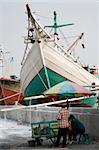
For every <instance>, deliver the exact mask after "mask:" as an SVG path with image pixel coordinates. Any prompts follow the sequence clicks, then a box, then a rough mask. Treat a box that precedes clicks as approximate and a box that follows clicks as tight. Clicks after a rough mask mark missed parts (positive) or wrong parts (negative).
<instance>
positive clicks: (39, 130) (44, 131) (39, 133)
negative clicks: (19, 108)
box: [28, 121, 58, 146]
mask: <svg viewBox="0 0 99 150" xmlns="http://www.w3.org/2000/svg"><path fill="white" fill-rule="evenodd" d="M31 129H32V140H31V141H28V144H29V146H36V145H37V146H38V145H42V143H43V141H44V140H48V139H49V140H50V141H51V142H52V143H53V144H54V143H55V142H56V137H57V134H58V122H57V121H46V122H32V123H31Z"/></svg>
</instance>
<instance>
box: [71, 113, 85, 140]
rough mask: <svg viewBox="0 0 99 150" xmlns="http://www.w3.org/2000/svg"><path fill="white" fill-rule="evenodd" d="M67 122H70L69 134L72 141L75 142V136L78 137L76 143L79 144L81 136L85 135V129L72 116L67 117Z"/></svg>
mask: <svg viewBox="0 0 99 150" xmlns="http://www.w3.org/2000/svg"><path fill="white" fill-rule="evenodd" d="M69 122H70V124H71V128H72V130H71V131H70V132H72V136H73V140H74V141H77V139H76V138H77V135H79V141H78V142H80V139H81V136H82V135H83V134H84V133H85V127H84V125H83V123H82V122H80V121H79V120H78V119H77V118H76V117H74V115H70V116H69ZM70 134H71V133H70Z"/></svg>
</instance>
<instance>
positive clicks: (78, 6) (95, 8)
mask: <svg viewBox="0 0 99 150" xmlns="http://www.w3.org/2000/svg"><path fill="white" fill-rule="evenodd" d="M26 3H28V4H29V6H30V9H31V11H32V12H33V13H35V16H36V17H37V19H39V21H40V23H41V24H42V25H43V26H45V25H52V24H53V12H54V11H56V12H57V23H58V24H65V23H74V25H73V26H69V27H64V28H61V29H60V30H61V33H63V34H64V36H65V37H66V40H67V41H68V43H70V42H71V41H74V40H75V39H69V37H72V36H76V35H80V34H81V33H82V32H84V38H83V41H80V43H79V44H78V45H77V47H76V48H75V50H74V52H75V55H76V56H77V55H78V57H79V59H80V61H81V62H82V63H84V64H86V65H90V66H99V59H98V58H99V44H98V39H99V29H98V25H99V19H98V18H99V15H98V14H99V0H86V1H85V0H83V1H82V0H79V1H77V0H69V1H68V0H61V1H59V0H57V1H56V0H53V1H52V0H50V1H49V0H46V1H44V0H36V1H35V0H32V1H30V0H27V1H26V0H0V49H2V50H3V51H4V53H5V58H6V61H7V62H9V64H10V65H11V67H10V70H11V72H12V74H16V76H18V77H19V76H20V70H21V61H22V57H23V54H24V51H25V44H24V36H26V35H27V14H26V7H25V5H26ZM48 31H49V30H48ZM58 34H59V35H60V32H59V33H58ZM82 43H84V45H85V49H82V47H81V44H82ZM62 44H63V43H62ZM66 46H67V45H66ZM6 52H9V53H6ZM12 58H13V59H12ZM0 69H1V68H0Z"/></svg>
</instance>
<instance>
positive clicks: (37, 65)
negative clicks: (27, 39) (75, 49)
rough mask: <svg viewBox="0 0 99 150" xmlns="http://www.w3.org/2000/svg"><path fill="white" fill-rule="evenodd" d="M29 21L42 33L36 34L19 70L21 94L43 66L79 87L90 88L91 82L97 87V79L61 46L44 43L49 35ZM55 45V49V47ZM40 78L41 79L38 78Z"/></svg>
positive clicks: (35, 22)
mask: <svg viewBox="0 0 99 150" xmlns="http://www.w3.org/2000/svg"><path fill="white" fill-rule="evenodd" d="M30 20H31V21H34V24H35V27H38V26H39V28H40V29H41V30H42V32H38V34H37V36H36V40H35V42H34V44H33V45H32V48H31V50H30V51H29V53H28V54H27V56H26V59H25V60H24V63H23V66H22V69H21V86H22V87H21V88H22V92H23V93H24V91H25V89H26V88H27V87H28V85H29V84H30V82H31V81H32V80H33V79H34V77H35V76H36V75H39V71H40V70H41V69H42V68H43V67H44V66H45V67H47V68H49V69H50V70H52V71H54V72H55V73H57V74H59V75H60V76H62V77H64V78H66V79H68V80H71V81H73V82H75V83H77V84H79V85H87V86H91V85H92V83H93V82H95V84H96V85H99V79H97V78H96V77H95V76H93V75H92V74H90V73H89V72H88V71H86V70H85V69H83V68H82V66H80V65H79V64H78V63H77V62H75V61H74V60H73V59H72V56H70V54H68V56H67V53H66V52H65V51H64V50H63V48H62V47H61V46H59V45H57V43H55V42H54V45H53V44H52V43H51V42H49V41H45V37H44V36H49V35H48V34H47V33H46V32H45V31H43V29H42V27H41V26H40V25H39V24H38V22H37V20H35V17H33V18H32V19H30ZM36 30H37V29H36ZM36 32H37V31H36ZM49 39H50V37H49ZM38 40H39V41H40V43H39V42H38ZM55 44H56V45H57V47H55ZM45 69H46V68H45ZM45 72H46V78H47V82H48V85H49V88H50V80H49V77H48V74H47V71H46V70H45ZM40 78H42V77H41V76H40ZM37 86H39V83H37Z"/></svg>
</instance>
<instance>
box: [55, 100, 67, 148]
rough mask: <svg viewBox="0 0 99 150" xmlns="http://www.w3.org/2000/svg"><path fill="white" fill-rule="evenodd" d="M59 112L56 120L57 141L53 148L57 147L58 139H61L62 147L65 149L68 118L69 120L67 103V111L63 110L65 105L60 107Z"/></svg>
mask: <svg viewBox="0 0 99 150" xmlns="http://www.w3.org/2000/svg"><path fill="white" fill-rule="evenodd" d="M61 107H62V108H61V110H60V111H59V114H58V117H57V120H58V121H59V129H58V135H57V141H56V143H55V147H59V144H60V139H61V137H63V142H62V147H63V148H64V147H66V138H67V132H68V124H69V123H68V118H69V109H68V108H69V105H68V102H67V109H66V108H65V107H66V105H65V104H63V105H61Z"/></svg>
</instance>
